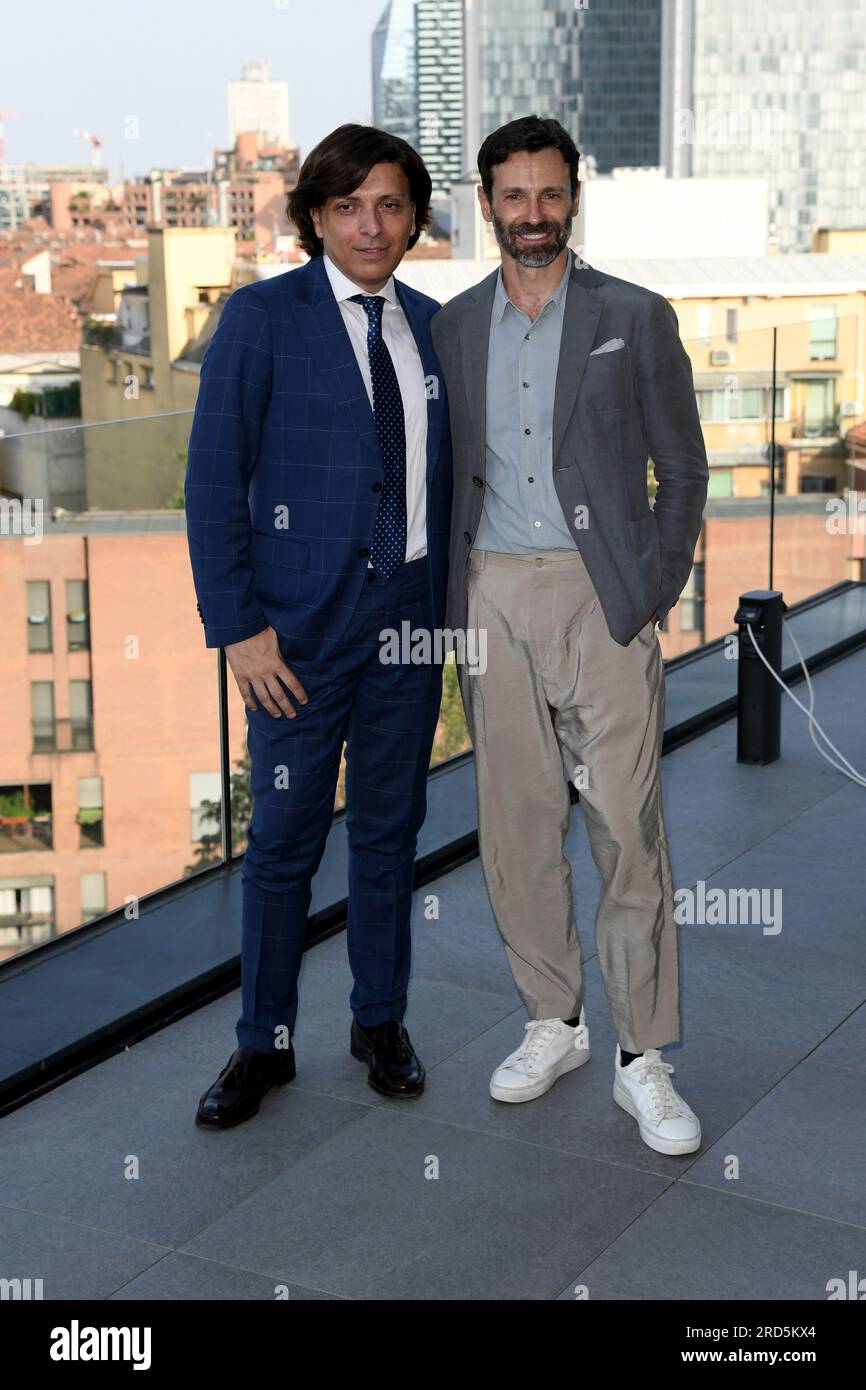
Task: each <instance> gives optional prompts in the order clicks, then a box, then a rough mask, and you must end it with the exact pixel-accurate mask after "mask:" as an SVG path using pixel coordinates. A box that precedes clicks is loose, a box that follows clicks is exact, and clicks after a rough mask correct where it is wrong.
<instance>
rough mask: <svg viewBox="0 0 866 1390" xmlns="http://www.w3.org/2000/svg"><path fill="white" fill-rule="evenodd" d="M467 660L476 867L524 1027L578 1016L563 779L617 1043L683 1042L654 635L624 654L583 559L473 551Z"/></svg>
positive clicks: (646, 633)
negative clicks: (474, 644)
mask: <svg viewBox="0 0 866 1390" xmlns="http://www.w3.org/2000/svg"><path fill="white" fill-rule="evenodd" d="M467 579H468V587H469V593H468V598H469V611H468V619H467V628H468V629H473V628H477V629H479V633H480V634H481V635H482V643H483V640H484V637H486V652H485V651H484V647H483V645H481V646H480V647H479V648H478V650H479V651H481V652H482V653H484V659H483V660H481V661H479V662H478V663H477V672H476V673H475V674H473V673H472V668H471V667H467V665H466V664H463V663H458V674H459V680H460V689H461V694H462V697H463V705H464V708H465V710H466V718H467V723H468V725H469V732H470V735H471V738H472V742H473V746H474V749H475V766H476V781H477V790H478V833H479V841H480V851H481V865H482V870H483V873H484V880H485V883H486V886H487V892H488V894H489V897H490V905H491V907H492V909H493V913H494V916H495V918H496V923H497V926H498V928H499V931H500V934H501V936H502V940H503V942H504V945H505V950H506V953H507V956H508V962H509V965H510V966H511V971H512V974H513V976H514V981H515V984H516V985H517V988H518V990H519V992H520V994H521V995H522V997H523V1000H524V1003H525V1004H526V1008H527V1010H528V1012H529V1016H530V1018H533V1019H535V1018H566V1019H568V1018H572V1017H574V1016H576V1015H577V1013H578V1012H579V1010H580V1005H581V1002H582V994H581V959H580V943H579V941H578V936H577V926H576V922H575V914H574V903H573V900H572V888H571V867H570V865H569V863H568V860H567V859H566V857H565V849H564V846H565V838H566V835H567V833H568V827H569V819H570V810H571V804H570V798H569V789H568V785H567V782H568V781H572V782H574V783H575V785H576V786H577V787H578V789H579V792H580V801H581V805H582V807H583V812H584V817H585V821H586V827H587V832H588V835H589V844H590V849H591V852H592V857H593V859H594V860H595V863H596V865H597V867H598V870H599V873H600V874H601V879H602V889H601V897H600V899H599V903H598V911H597V913H596V918H595V939H596V944H597V948H598V958H599V963H600V966H601V972H602V976H603V979H604V985H605V990H606V992H607V998H608V1003H609V1005H610V1009H611V1014H612V1016H613V1021H614V1025H615V1028H616V1033H617V1037H618V1040H619V1043H620V1046H621V1047H622V1048H624V1049H625V1050H626V1051H628V1052H643V1051H645V1049H646V1048H648V1047H662V1046H663V1045H664V1044H665V1043H670V1042H676V1041H678V1040H679V1026H680V1019H679V978H678V956H677V927H676V922H675V920H674V897H673V883H672V877H671V867H670V859H669V855H668V844H667V838H666V836H665V828H664V821H663V816H662V800H661V779H660V765H659V764H660V756H661V743H662V735H663V732H664V704H665V687H664V667H663V663H662V655H661V649H660V647H659V643H658V639H657V637H656V635H655V627H654V625H653V624H652V623H647V625H646V627H645V628H643V629H642V631H641V632H639V633H638V635H637V636H636V637H635V638H634V639H633V640H632V641H631V642H630V643H629V645H628V646H627V647H623V646H620V644H619V643H618V642H615V641H614V639H613V638H612V637H611V635H610V633H609V632H608V628H607V623H606V621H605V618H604V614H603V613H602V610H601V606H600V604H599V601H598V596H597V594H596V592H595V589H594V587H593V585H592V582H591V580H590V577H589V574H588V572H587V569H586V566H585V565H584V562H583V560H582V559H581V557H580V555H579V553H578V552H576V551H574V552H572V551H560V550H551V551H540V552H538V553H537V554H533V555H511V554H504V553H500V552H498V551H491V550H486V551H485V550H477V549H473V550H472V551H470V554H469V560H468V572H467Z"/></svg>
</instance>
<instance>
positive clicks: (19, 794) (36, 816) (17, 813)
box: [0, 782, 53, 854]
mask: <svg viewBox="0 0 866 1390" xmlns="http://www.w3.org/2000/svg"><path fill="white" fill-rule="evenodd" d="M52 848H53V844H52V839H51V783H50V782H33V783H29V782H23V783H22V782H18V783H14V782H13V783H6V784H5V785H3V786H0V854H2V853H3V851H4V850H5V851H18V850H40V849H52Z"/></svg>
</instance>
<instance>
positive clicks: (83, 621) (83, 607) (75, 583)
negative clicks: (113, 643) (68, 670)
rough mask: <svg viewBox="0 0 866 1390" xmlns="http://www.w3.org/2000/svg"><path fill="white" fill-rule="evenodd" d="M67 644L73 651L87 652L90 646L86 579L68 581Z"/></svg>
mask: <svg viewBox="0 0 866 1390" xmlns="http://www.w3.org/2000/svg"><path fill="white" fill-rule="evenodd" d="M66 645H67V647H68V649H69V650H70V651H71V652H86V651H88V649H89V647H90V617H89V614H88V600H87V580H86V579H67V581H66Z"/></svg>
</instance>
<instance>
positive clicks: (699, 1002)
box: [679, 926, 866, 1056]
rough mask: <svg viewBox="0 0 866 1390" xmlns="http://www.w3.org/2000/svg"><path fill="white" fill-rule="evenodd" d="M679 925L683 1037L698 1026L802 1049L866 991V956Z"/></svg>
mask: <svg viewBox="0 0 866 1390" xmlns="http://www.w3.org/2000/svg"><path fill="white" fill-rule="evenodd" d="M743 931H744V932H746V933H748V932H752V935H747V934H737V932H736V931H734V930H728V931H725V932H724V933H722V932H721V931H719V930H717V929H715V928H713V927H689V926H682V927H680V929H679V942H680V950H679V957H680V981H681V1013H682V1020H683V1037H684V1038H685V1037H688V1036H691V1034H692V1033H693V1032H695V1031H699V1030H701V1029H703V1030H704V1031H706V1032H707V1033H710V1034H712V1035H713V1036H714V1037H717V1038H719V1039H725V1038H728V1039H730V1040H731V1041H738V1040H746V1041H748V1042H750V1043H751V1044H752V1045H753V1046H756V1047H760V1048H766V1047H774V1048H780V1049H781V1050H782V1051H788V1049H790V1048H799V1050H800V1055H801V1056H805V1055H806V1054H807V1053H808V1052H810V1051H811V1050H812V1048H813V1047H817V1045H818V1043H820V1042H823V1040H824V1038H826V1037H827V1036H828V1035H829V1034H830V1033H831V1032H832V1031H833V1029H834V1028H836V1027H837V1025H838V1024H839V1023H841V1022H842V1020H843V1019H845V1018H847V1017H848V1015H849V1014H850V1012H851V1010H852V1009H855V1008H857V1007H858V1006H859V1005H860V1004H861V1003H862V1002H863V999H864V996H866V962H864V964H863V965H857V964H855V963H854V962H852V961H849V960H845V959H843V958H842V957H840V956H838V955H833V954H831V953H826V952H822V951H820V950H817V949H815V948H809V947H805V946H799V945H796V944H795V943H791V944H789V943H788V942H787V941H785V939H784V931H783V932H782V933H781V935H780V936H755V935H754V932H753V931H752V928H745V929H743Z"/></svg>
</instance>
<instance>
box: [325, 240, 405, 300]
mask: <svg viewBox="0 0 866 1390" xmlns="http://www.w3.org/2000/svg"><path fill="white" fill-rule="evenodd" d="M322 260H323V261H324V262H325V270H326V271H327V274H328V279H329V280H330V282H331V289H332V290H333V291H334V298H335V299H336V300H337V302H338V303H339V301H340V300H341V299H349V298H351V296H352V295H353V294H369V293H370V291H369V290H365V289H363V288H362V287H361V286H360V285H356V284H355V282H354V281H353V280H350V279H349V277H348V275H344V274H343V272H342V270H341V269H340V267H339V266H337V265H335V264H334V262H333V261H332V260H331V258H330V256H329V255H328V254H327V252H323V253H322ZM376 294H381V295H382V297H383V298H384V299H387V300H389V301H390V303H391V304H399V300H398V299H397V287H396V285H395V284H394V276H393V275H389V277H388V279H387V281H386V282H385V284H384V285H383V286H382V288H381V289H380V290H376Z"/></svg>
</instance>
